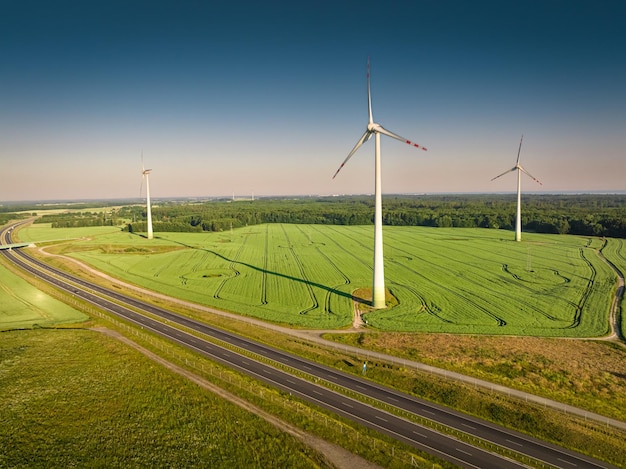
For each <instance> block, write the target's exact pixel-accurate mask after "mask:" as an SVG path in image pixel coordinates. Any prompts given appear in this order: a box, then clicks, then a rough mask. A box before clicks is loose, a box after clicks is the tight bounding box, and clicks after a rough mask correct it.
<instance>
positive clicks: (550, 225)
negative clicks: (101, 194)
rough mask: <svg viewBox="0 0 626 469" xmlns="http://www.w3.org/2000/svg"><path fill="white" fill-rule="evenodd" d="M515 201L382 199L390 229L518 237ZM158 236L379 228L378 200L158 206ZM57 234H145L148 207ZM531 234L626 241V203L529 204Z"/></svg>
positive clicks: (538, 198) (554, 198)
mask: <svg viewBox="0 0 626 469" xmlns="http://www.w3.org/2000/svg"><path fill="white" fill-rule="evenodd" d="M515 207H516V196H515V195H513V194H505V195H501V194H497V195H496V194H481V195H415V196H409V195H391V196H385V197H384V198H383V224H385V225H389V226H432V227H463V228H493V229H506V230H512V229H514V225H515ZM152 218H153V228H154V231H157V232H158V231H164V232H165V231H178V232H202V231H226V230H229V229H232V228H240V227H242V226H248V225H257V224H261V223H303V224H326V225H368V224H373V222H374V221H373V220H374V200H373V198H372V197H371V196H343V197H300V198H288V197H282V198H281V197H277V198H261V199H257V200H254V201H249V200H248V201H230V200H212V201H205V202H200V203H197V202H196V203H192V202H188V201H180V200H176V201H159V202H158V204H154V205H153V206H152ZM40 221H41V222H44V223H45V222H48V223H52V224H53V226H59V227H61V226H65V227H69V226H123V229H124V230H127V231H131V232H145V231H146V229H147V228H146V210H145V206H141V205H127V206H123V207H121V208H119V209H111V210H109V211H104V212H103V211H100V212H87V211H84V212H67V213H59V214H55V215H44V216H43V217H41V219H40ZM522 226H523V229H524V231H534V232H538V233H560V234H576V235H585V236H609V237H617V238H626V195H620V194H617V195H615V194H614V195H596V194H584V195H544V194H541V195H535V194H529V195H524V196H523V197H522Z"/></svg>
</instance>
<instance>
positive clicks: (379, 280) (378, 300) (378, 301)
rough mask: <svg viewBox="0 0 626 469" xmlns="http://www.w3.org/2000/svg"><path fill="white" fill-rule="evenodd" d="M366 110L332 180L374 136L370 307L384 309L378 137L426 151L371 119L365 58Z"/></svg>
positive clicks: (368, 70)
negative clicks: (353, 142)
mask: <svg viewBox="0 0 626 469" xmlns="http://www.w3.org/2000/svg"><path fill="white" fill-rule="evenodd" d="M367 108H368V113H369V122H368V123H367V129H366V130H365V133H364V134H363V135H362V136H361V138H360V139H359V141H358V142H357V143H356V145H355V146H354V148H353V149H352V151H351V152H350V153H349V154H348V156H347V157H346V159H345V160H343V163H341V166H339V169H338V170H337V172H335V175H334V176H333V179H335V177H336V176H337V174H339V171H341V169H342V168H343V167H344V165H345V164H346V163H347V161H348V160H349V159H350V158H351V157H352V155H354V153H356V151H357V150H358V149H359V147H360V146H361V145H363V144H364V143H365V142H367V141H368V140H369V139H370V138H371V137H372V135H374V136H375V142H376V146H375V176H374V177H375V200H376V204H375V207H376V208H375V214H374V279H373V286H372V306H373V307H374V308H377V309H381V308H385V307H386V305H385V267H384V264H383V215H382V191H381V171H380V135H381V134H383V135H386V136H388V137H391V138H395V139H396V140H400V141H401V142H404V143H407V144H409V145H412V146H414V147H416V148H420V149H421V150H426V148H424V147H423V146H421V145H418V144H417V143H413V142H411V141H410V140H407V139H406V138H403V137H400V136H399V135H396V134H394V133H393V132H390V131H388V130H387V129H385V128H383V127H382V126H381V125H380V124H377V123H376V122H374V118H373V117H372V95H371V92H370V59H369V57H368V58H367Z"/></svg>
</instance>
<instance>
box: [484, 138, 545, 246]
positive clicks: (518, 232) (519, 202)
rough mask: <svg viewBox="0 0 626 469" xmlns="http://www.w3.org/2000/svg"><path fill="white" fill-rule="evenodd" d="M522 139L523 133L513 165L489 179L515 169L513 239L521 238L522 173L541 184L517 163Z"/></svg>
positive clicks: (519, 239) (518, 239)
mask: <svg viewBox="0 0 626 469" xmlns="http://www.w3.org/2000/svg"><path fill="white" fill-rule="evenodd" d="M522 140H524V135H522V138H521V139H520V141H519V149H518V150H517V162H516V163H515V166H513V167H512V168H511V169H509V170H507V171H505V172H503V173H502V174H499V175H498V176H496V177H495V178H493V179H491V180H492V181H493V180H494V179H498V178H499V177H500V176H504V175H505V174H508V173H510V172H512V171H517V213H516V218H515V241H521V240H522V191H521V187H522V173H524V174H526V175H527V176H528V177H530V178H531V179H533V180H534V181H535V182H538V183H539V184H540V185H543V184H542V183H541V181H540V180H539V179H537V178H536V177H535V176H533V175H532V174H530V173H529V172H528V171H526V170H525V169H524V168H523V167H522V165H521V164H519V155H520V152H521V151H522Z"/></svg>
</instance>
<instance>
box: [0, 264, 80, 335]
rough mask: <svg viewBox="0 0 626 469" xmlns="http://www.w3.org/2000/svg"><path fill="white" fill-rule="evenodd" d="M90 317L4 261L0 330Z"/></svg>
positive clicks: (0, 275) (0, 277) (0, 282)
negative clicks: (42, 288) (45, 290)
mask: <svg viewBox="0 0 626 469" xmlns="http://www.w3.org/2000/svg"><path fill="white" fill-rule="evenodd" d="M87 319H88V317H87V316H86V315H84V314H83V313H81V312H79V311H76V310H75V309H72V308H70V307H69V306H67V305H66V304H65V303H62V302H60V301H58V300H56V299H54V298H52V297H50V296H49V295H46V294H45V293H43V292H42V291H40V290H38V289H37V288H36V287H34V286H32V285H31V284H30V283H28V282H27V281H26V280H24V279H22V278H21V277H19V276H17V275H15V274H13V273H12V272H10V271H9V270H7V269H6V268H5V267H4V266H3V265H2V264H1V263H0V331H3V330H9V329H25V328H32V327H33V326H41V327H44V326H51V325H54V324H62V323H73V322H80V321H85V320H87Z"/></svg>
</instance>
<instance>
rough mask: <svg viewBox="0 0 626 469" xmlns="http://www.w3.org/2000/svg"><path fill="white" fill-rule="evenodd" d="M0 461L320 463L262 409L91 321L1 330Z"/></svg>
mask: <svg viewBox="0 0 626 469" xmlns="http://www.w3.org/2000/svg"><path fill="white" fill-rule="evenodd" d="M0 401H1V402H2V403H3V405H2V406H0V421H1V422H2V425H0V467H15V468H18V467H24V468H26V467H29V468H30V467H223V468H232V467H251V468H252V467H254V468H266V467H301V468H307V467H316V468H317V467H322V466H323V464H321V459H320V458H319V456H318V455H316V454H315V453H314V452H312V451H311V450H310V449H308V448H307V447H306V446H304V445H302V444H301V443H299V442H298V441H297V440H296V439H295V438H293V437H291V436H290V435H288V434H286V433H283V432H281V431H279V430H277V429H276V428H274V427H273V426H272V425H270V424H269V423H267V422H265V421H264V420H262V419H261V418H259V417H257V416H256V415H254V414H252V413H249V412H248V411H246V410H243V409H241V408H239V407H237V406H235V405H234V404H231V403H230V402H228V401H226V400H224V399H222V398H219V397H217V396H216V395H214V394H211V393H209V392H207V391H204V390H202V389H201V388H199V387H198V386H197V385H195V384H193V383H191V382H190V381H188V380H187V379H185V378H183V377H181V376H178V375H174V374H172V373H171V372H169V371H167V370H165V369H164V368H162V367H160V366H159V365H156V364H154V363H153V362H151V361H150V360H149V359H147V358H145V357H144V356H143V355H140V354H139V353H138V352H136V351H135V350H133V349H131V348H129V347H127V346H126V345H124V344H122V343H121V342H118V341H116V340H114V339H111V338H108V337H106V336H104V335H100V334H99V333H97V332H93V331H88V330H54V331H51V330H45V331H44V330H35V331H10V332H3V333H2V337H1V341H0Z"/></svg>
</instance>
